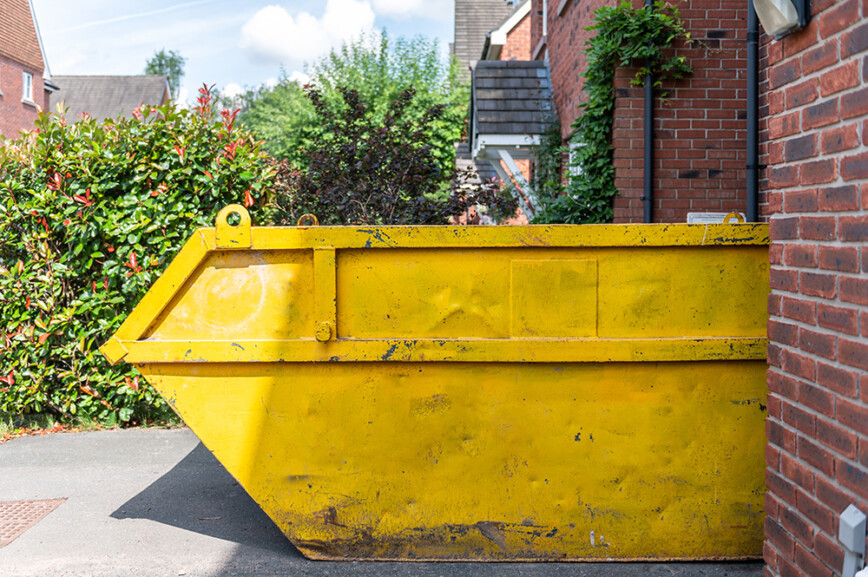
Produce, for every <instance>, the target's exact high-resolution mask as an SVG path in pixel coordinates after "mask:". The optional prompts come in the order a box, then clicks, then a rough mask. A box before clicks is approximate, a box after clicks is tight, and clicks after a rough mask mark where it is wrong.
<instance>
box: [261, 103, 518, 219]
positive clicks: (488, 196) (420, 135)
mask: <svg viewBox="0 0 868 577" xmlns="http://www.w3.org/2000/svg"><path fill="white" fill-rule="evenodd" d="M338 91H339V93H340V95H341V102H342V105H341V106H340V107H339V108H338V109H337V110H334V109H333V107H332V106H330V103H329V102H328V101H327V100H326V99H325V97H324V95H323V93H322V92H320V90H318V89H316V88H312V87H309V88H308V89H307V97H308V98H309V100H310V102H311V104H312V106H313V108H314V111H315V113H316V116H317V125H318V126H320V127H321V128H322V134H321V135H319V136H315V137H313V141H312V144H311V146H310V148H309V150H308V166H307V167H306V168H305V169H303V170H300V171H299V170H292V169H291V168H290V167H289V166H288V163H286V162H284V163H283V164H282V165H281V166H280V167H279V169H278V173H277V177H276V182H275V189H274V192H275V197H274V200H275V203H276V204H277V205H278V210H279V212H280V213H281V216H280V217H278V222H279V223H281V224H295V221H296V220H297V219H298V218H299V217H300V216H301V215H303V214H306V213H313V214H315V215H316V216H317V217H318V219H319V221H320V223H321V224H326V225H341V224H355V225H358V224H373V225H379V224H444V223H446V222H447V220H448V218H449V217H450V216H453V215H458V214H461V213H463V212H465V211H466V210H467V209H468V207H470V206H476V205H485V206H487V207H490V208H494V209H495V210H496V211H498V212H499V213H500V214H511V213H514V212H515V209H516V203H515V201H514V200H513V199H512V197H510V196H509V195H499V194H498V193H497V190H496V187H495V186H494V185H493V184H489V185H479V186H475V187H474V186H470V185H463V186H459V185H456V184H454V183H455V182H456V180H457V181H459V182H460V181H461V180H463V179H461V178H458V179H456V178H454V177H455V174H454V170H452V169H451V168H450V170H449V171H448V172H447V173H446V174H444V173H443V172H442V168H441V166H440V162H439V161H438V158H437V157H436V155H435V154H434V153H435V150H434V147H433V146H432V145H431V144H430V143H429V137H428V135H427V130H426V128H428V127H430V126H431V125H432V124H435V123H436V122H438V121H439V120H440V118H441V117H442V115H443V114H444V111H445V109H446V106H445V105H442V104H440V105H435V106H432V107H430V108H428V109H427V110H425V111H424V112H423V113H422V115H421V117H416V116H415V115H413V114H410V112H411V111H413V110H414V109H415V108H416V107H418V105H419V104H418V102H416V97H417V95H416V92H415V91H414V90H413V89H412V88H410V89H407V90H404V91H403V92H401V93H400V94H398V95H397V97H396V98H395V99H394V100H393V101H392V102H391V103H390V104H389V106H388V107H387V108H386V110H385V111H383V112H380V111H375V110H374V109H373V108H372V107H370V106H368V105H367V104H366V103H365V102H363V101H362V99H361V96H360V94H359V92H358V91H357V90H350V89H347V88H341V89H339V90H338ZM380 114H383V117H382V119H380V118H379V116H380Z"/></svg>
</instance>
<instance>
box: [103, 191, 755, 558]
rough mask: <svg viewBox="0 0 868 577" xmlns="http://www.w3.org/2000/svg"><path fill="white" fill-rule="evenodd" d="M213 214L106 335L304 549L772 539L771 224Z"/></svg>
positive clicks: (536, 548) (412, 552)
mask: <svg viewBox="0 0 868 577" xmlns="http://www.w3.org/2000/svg"><path fill="white" fill-rule="evenodd" d="M229 210H236V211H237V210H243V208H241V207H232V208H231V209H229ZM225 220H226V219H225V218H223V220H222V221H218V222H222V224H218V230H217V231H216V233H215V230H214V229H203V230H201V231H199V232H198V233H197V234H196V235H195V236H194V238H193V239H191V241H190V243H188V245H187V247H185V249H184V250H183V251H182V253H181V254H180V255H179V256H178V258H177V259H176V260H175V262H173V263H172V265H171V266H170V267H169V269H168V270H167V271H166V273H165V274H164V275H163V277H162V278H161V279H160V280H159V281H158V282H157V283H156V284H155V285H154V287H153V288H152V289H151V291H150V292H149V293H148V295H147V296H146V297H145V298H144V299H143V301H142V302H141V303H140V305H139V307H137V309H136V310H135V311H134V312H133V313H132V314H131V315H130V317H129V319H128V320H127V322H126V323H125V324H124V325H123V327H121V329H120V330H119V331H118V333H117V335H115V337H114V338H113V339H112V340H111V341H110V343H108V344H107V345H106V347H104V349H103V350H104V352H105V353H106V354H107V356H109V357H110V358H111V359H112V360H114V361H118V360H121V359H125V360H127V361H128V362H132V363H134V364H136V365H137V366H138V367H139V368H140V369H141V370H142V372H143V373H144V374H145V375H146V377H147V378H148V380H149V382H151V383H152V384H153V385H154V386H155V387H156V388H157V389H158V390H159V391H160V392H161V393H162V394H163V395H164V396H165V397H166V398H167V399H168V400H169V401H170V402H171V403H172V406H173V407H175V409H176V410H177V411H178V413H179V414H180V415H181V416H182V417H183V418H184V420H185V421H186V422H187V424H188V425H189V426H190V427H191V428H192V429H193V430H194V431H195V432H196V434H197V435H199V437H200V438H201V439H202V441H203V443H205V445H206V446H207V447H208V448H209V449H211V450H212V451H213V452H214V454H215V456H216V457H217V458H218V459H219V460H220V461H221V463H223V465H224V466H225V467H226V468H227V470H228V471H229V472H230V473H232V475H234V476H235V477H236V479H238V481H239V482H240V483H241V484H242V485H243V486H244V487H245V489H247V491H248V492H249V493H250V494H251V496H252V497H253V498H254V499H255V500H256V501H257V502H258V503H259V505H260V506H261V507H262V508H263V510H264V511H265V512H266V513H268V515H269V516H270V517H271V518H272V519H273V520H274V522H275V523H276V524H277V525H278V527H280V529H281V530H282V531H283V532H284V533H285V534H286V535H287V537H288V538H289V539H290V540H291V541H292V542H293V543H294V544H295V545H296V546H297V547H298V548H299V549H300V550H301V551H302V553H304V554H305V555H307V556H309V557H311V558H329V559H332V558H343V559H417V560H422V559H442V560H459V559H471V560H495V561H496V560H501V561H507V560H592V559H621V560H626V559H721V558H732V559H735V558H747V557H756V556H759V555H760V554H761V552H762V551H761V550H762V538H763V537H762V521H763V509H762V507H763V492H764V483H763V467H764V465H763V445H764V429H763V423H764V417H765V414H764V409H765V407H764V405H763V401H764V399H765V362H764V359H765V344H766V341H765V338H764V337H765V318H766V317H765V307H766V297H767V293H768V264H767V263H768V259H767V246H766V245H767V242H768V238H767V232H768V230H767V227H766V226H765V225H744V224H740V225H668V226H653V225H649V226H637V225H632V226H616V225H604V226H581V227H573V226H560V227H557V226H548V227H504V228H484V227H480V228H476V227H382V228H365V229H355V228H329V227H310V228H303V227H300V228H289V229H267V228H266V229H257V228H253V229H249V228H248V229H244V227H245V226H246V225H245V224H244V221H243V220H242V225H241V228H242V230H240V231H238V230H234V231H231V232H232V234H227V233H224V234H222V235H221V234H220V230H219V227H220V226H224V227H225V226H229V225H228V224H226V222H225ZM236 228H238V227H236ZM220 239H225V240H222V241H221V240H220ZM239 239H240V240H239ZM232 243H235V244H238V243H240V245H241V246H240V247H236V246H235V245H234V244H232Z"/></svg>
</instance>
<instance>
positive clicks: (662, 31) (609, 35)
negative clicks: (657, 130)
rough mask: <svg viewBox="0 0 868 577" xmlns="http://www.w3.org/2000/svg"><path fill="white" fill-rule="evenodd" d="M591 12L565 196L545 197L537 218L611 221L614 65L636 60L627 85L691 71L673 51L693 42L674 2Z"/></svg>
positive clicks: (659, 82)
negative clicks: (584, 98)
mask: <svg viewBox="0 0 868 577" xmlns="http://www.w3.org/2000/svg"><path fill="white" fill-rule="evenodd" d="M595 16H596V21H595V23H594V25H593V26H591V27H589V28H588V30H590V31H594V32H596V34H595V35H594V36H593V37H592V38H591V39H590V40H588V42H587V43H586V55H587V69H586V70H585V72H584V74H583V76H584V78H585V85H584V90H585V92H586V93H587V95H588V98H587V101H586V102H585V103H583V104H581V105H580V107H581V109H582V110H581V114H579V116H578V118H576V120H575V122H574V123H573V136H572V142H571V149H572V158H571V162H570V165H571V167H572V168H573V170H572V171H571V172H572V175H571V176H570V179H569V183H568V185H567V187H566V191H565V194H564V195H562V196H558V197H556V198H552V199H544V202H545V205H544V208H543V211H541V213H540V215H539V216H538V217H537V218H536V219H535V222H540V223H552V222H567V223H576V224H579V223H600V222H611V221H612V217H613V211H612V198H613V197H614V196H615V195H617V194H618V190H617V189H616V188H615V169H614V167H613V166H612V118H613V115H614V111H615V87H614V81H615V70H616V67H618V66H635V65H637V64H638V65H639V67H638V69H637V71H636V75H635V76H634V77H633V79H632V80H631V84H633V85H641V84H642V83H643V81H644V78H645V74H646V73H648V72H650V73H651V74H653V75H654V78H655V82H654V86H655V87H660V86H662V85H663V83H664V82H666V81H669V80H673V79H678V78H683V77H684V76H686V75H687V74H690V73H691V72H692V70H693V69H692V67H691V66H690V64H689V63H688V62H687V60H686V59H685V57H684V56H679V55H677V54H676V53H675V51H674V50H673V47H674V44H675V43H676V41H678V40H684V41H686V42H687V43H688V44H690V43H692V40H691V39H690V33H689V32H687V30H685V28H684V25H683V24H682V22H681V18H680V16H679V13H678V8H676V7H675V6H674V5H672V4H669V3H666V2H662V1H658V2H655V3H654V8H653V9H651V8H647V7H639V8H633V7H632V6H631V5H630V2H629V1H625V2H622V3H621V4H620V5H619V6H603V7H602V8H600V9H598V10H597V11H596V12H595ZM663 96H664V97H665V93H664V94H663Z"/></svg>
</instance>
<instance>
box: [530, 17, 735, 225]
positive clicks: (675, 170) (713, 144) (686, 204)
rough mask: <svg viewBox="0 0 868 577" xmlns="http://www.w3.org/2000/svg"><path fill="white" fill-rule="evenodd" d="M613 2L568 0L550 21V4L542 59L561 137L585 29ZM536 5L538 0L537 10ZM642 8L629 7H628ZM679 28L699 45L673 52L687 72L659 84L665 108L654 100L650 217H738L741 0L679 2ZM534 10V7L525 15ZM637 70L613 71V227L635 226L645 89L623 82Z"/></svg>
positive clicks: (573, 99) (570, 113)
mask: <svg viewBox="0 0 868 577" xmlns="http://www.w3.org/2000/svg"><path fill="white" fill-rule="evenodd" d="M615 3H616V2H615V1H614V0H589V1H586V2H576V0H572V1H571V2H569V3H568V4H567V5H566V7H565V8H564V9H563V11H562V12H561V13H560V14H558V13H557V8H558V2H555V1H551V2H549V3H548V8H549V20H548V53H549V62H550V65H551V74H552V87H553V90H554V94H555V107H556V109H557V112H558V118H559V120H560V122H561V130H562V133H563V135H564V137H565V138H567V137H568V136H569V135H570V133H571V132H572V129H571V124H572V123H573V121H574V120H575V118H576V116H577V114H578V111H579V104H580V103H581V102H582V101H583V100H584V97H585V95H584V93H583V92H582V86H583V78H582V77H581V76H580V73H581V72H582V71H583V70H584V69H585V67H586V60H585V56H584V54H583V50H584V44H585V42H586V41H587V40H588V38H589V37H590V34H591V33H590V32H587V31H586V30H585V28H587V27H588V26H590V25H591V24H592V23H593V18H594V15H593V13H594V11H595V10H596V9H598V8H599V7H600V6H603V5H614V4H615ZM540 4H541V3H540ZM640 4H641V2H640V1H639V0H634V5H636V6H638V5H640ZM677 5H678V7H679V9H680V11H681V17H682V20H683V21H684V24H685V27H686V28H687V29H688V31H690V33H691V36H692V37H693V38H695V39H697V40H701V41H702V42H703V43H705V45H706V46H707V47H708V48H709V49H705V48H702V47H692V48H685V47H683V46H682V47H681V48H679V49H678V54H679V55H684V56H686V57H687V58H688V60H689V61H690V62H691V64H692V65H693V67H694V72H693V74H692V75H690V77H688V78H685V79H684V80H681V81H678V82H677V83H672V84H671V85H670V86H667V87H666V88H667V90H668V92H669V94H668V97H667V100H666V101H665V102H664V101H662V100H659V99H657V100H656V101H655V112H654V115H655V121H654V131H655V134H654V136H655V139H654V148H655V152H654V158H655V162H654V197H655V202H654V220H655V222H684V221H685V220H686V218H687V213H688V212H705V211H715V212H730V211H742V212H744V210H745V206H746V205H745V203H746V192H745V169H744V168H745V164H746V156H745V140H746V123H745V98H746V89H747V85H746V82H745V71H746V66H747V65H746V47H745V38H746V30H745V26H746V24H745V22H746V14H747V9H746V4H745V2H744V0H681V1H680V2H678V3H677ZM532 13H533V10H532ZM635 72H636V71H635V69H621V70H619V71H618V75H617V80H616V84H615V86H616V93H617V99H616V103H615V106H616V110H615V117H614V126H613V134H612V145H613V148H614V166H615V177H616V180H615V186H616V187H617V188H618V190H619V192H620V194H619V196H618V197H617V198H616V199H615V201H614V211H615V222H642V218H643V205H642V200H641V197H642V196H643V191H642V176H643V170H644V166H643V165H644V161H643V146H644V143H643V132H642V130H643V125H644V114H643V106H644V104H643V91H642V88H641V87H639V88H635V87H631V86H630V85H629V81H630V79H631V78H632V77H633V75H634V74H635Z"/></svg>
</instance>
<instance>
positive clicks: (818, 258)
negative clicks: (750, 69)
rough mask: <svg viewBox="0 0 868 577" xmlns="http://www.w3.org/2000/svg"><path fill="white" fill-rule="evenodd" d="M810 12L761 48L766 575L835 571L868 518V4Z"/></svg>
mask: <svg viewBox="0 0 868 577" xmlns="http://www.w3.org/2000/svg"><path fill="white" fill-rule="evenodd" d="M811 12H812V16H811V21H810V23H809V24H808V26H807V27H806V28H805V29H803V30H801V31H799V32H796V33H793V34H791V35H789V36H787V37H785V38H783V39H782V40H780V41H770V39H769V38H768V37H764V38H763V49H762V51H761V54H762V61H761V65H760V73H761V84H760V94H761V95H762V97H761V108H760V128H761V136H762V138H761V142H762V143H763V144H762V145H761V153H762V157H761V163H762V164H765V165H767V168H766V169H765V171H764V177H763V178H762V180H761V182H760V188H761V190H762V193H763V194H762V197H761V198H762V205H761V209H762V212H763V214H764V215H765V217H767V218H768V219H769V223H770V228H771V239H772V245H771V250H770V255H769V256H770V260H771V265H772V268H771V295H770V297H769V315H770V318H769V323H768V331H769V338H770V340H771V344H770V345H769V360H768V362H769V372H768V388H769V397H768V399H769V402H768V410H769V419H768V423H767V432H768V447H767V452H766V460H767V464H768V469H767V479H766V484H767V486H768V493H767V496H766V514H767V517H766V545H765V559H766V563H767V569H766V573H767V575H770V576H771V575H775V576H777V575H780V576H784V575H799V574H801V575H811V576H814V575H835V574H840V571H841V567H842V559H843V550H842V548H841V544H840V543H839V542H838V539H837V536H838V516H839V515H840V513H841V512H842V511H843V510H844V509H845V508H846V507H847V506H848V505H849V504H851V503H852V504H855V505H857V506H858V507H859V509H861V511H862V512H863V513H868V247H866V241H868V87H866V83H868V3H866V2H864V1H863V2H859V1H858V0H844V1H839V2H833V1H830V0H815V1H814V2H811Z"/></svg>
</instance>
